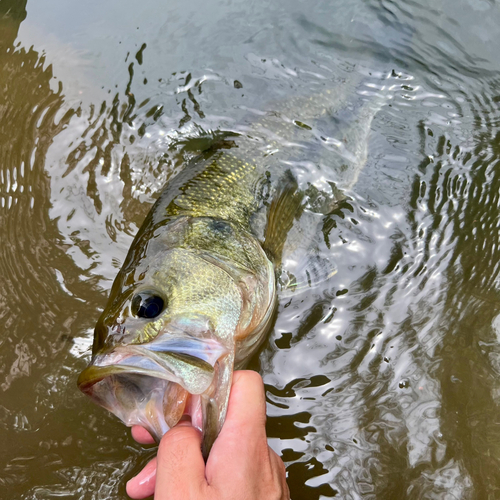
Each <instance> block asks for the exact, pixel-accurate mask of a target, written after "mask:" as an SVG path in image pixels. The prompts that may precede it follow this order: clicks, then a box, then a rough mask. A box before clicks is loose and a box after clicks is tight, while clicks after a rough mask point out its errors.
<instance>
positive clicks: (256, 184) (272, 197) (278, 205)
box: [78, 83, 380, 457]
mask: <svg viewBox="0 0 500 500" xmlns="http://www.w3.org/2000/svg"><path fill="white" fill-rule="evenodd" d="M349 92H352V88H350V86H349V85H348V84H347V83H345V84H344V85H339V86H338V88H337V89H336V90H335V91H333V90H328V91H324V92H322V93H321V94H318V95H317V96H315V97H314V98H296V99H295V100H293V101H291V102H290V103H289V106H291V107H292V108H293V109H294V110H295V111H294V112H293V116H284V115H285V113H287V112H289V110H290V107H283V108H282V109H278V111H277V112H275V113H271V114H269V115H266V116H265V117H264V118H262V119H260V120H259V121H258V122H256V124H254V125H253V126H252V127H251V128H250V130H249V132H248V133H247V134H242V135H240V136H238V137H235V136H232V137H229V138H226V139H223V140H219V141H217V140H214V141H213V143H212V144H211V147H210V148H208V150H207V151H205V152H204V153H202V154H200V155H199V156H198V157H197V158H196V159H195V160H193V161H192V162H191V163H190V164H189V165H187V166H186V167H185V168H184V169H183V170H182V172H181V173H179V174H178V175H177V176H176V177H175V178H174V179H173V180H172V182H170V183H169V185H168V186H167V187H166V188H165V189H164V191H163V192H162V194H161V195H160V197H159V199H158V200H157V201H156V203H155V204H154V206H153V207H152V209H151V211H150V213H149V215H148V216H147V218H146V220H145V221H144V223H143V225H142V227H141V228H140V230H139V232H138V234H137V235H136V237H135V239H134V242H133V244H132V246H131V248H130V251H129V253H128V255H127V258H126V260H125V262H124V264H123V267H122V269H121V270H120V272H119V273H118V276H117V277H116V280H115V282H114V284H113V286H112V289H111V293H110V297H109V301H108V304H107V306H106V308H105V310H104V311H103V313H102V315H101V317H100V318H99V320H98V322H97V325H96V328H95V335H94V343H93V349H92V359H91V362H90V364H89V366H88V367H87V368H86V369H85V370H84V371H83V372H82V373H81V374H80V377H79V379H78V386H79V388H80V389H81V390H82V391H83V392H84V393H85V394H87V395H89V396H90V397H91V398H92V399H93V400H94V401H95V402H97V403H98V404H100V405H102V406H103V407H105V408H107V409H108V410H109V411H111V412H113V413H114V414H115V415H116V416H118V417H119V418H120V419H121V420H122V421H123V422H124V423H125V424H126V425H129V426H132V425H141V426H143V427H145V428H146V429H148V430H149V431H150V433H151V434H152V435H153V436H154V437H155V439H156V440H158V441H159V440H160V439H161V437H162V436H163V435H164V434H165V433H166V432H167V431H168V430H169V429H170V428H171V427H173V426H174V425H176V424H177V422H178V421H179V420H180V419H181V417H183V415H185V414H188V415H189V416H190V417H191V421H192V424H193V425H194V426H195V427H197V428H198V429H200V430H201V431H202V433H203V453H204V456H205V457H207V456H208V453H209V451H210V448H211V446H212V444H213V442H214V440H215V439H216V437H217V435H218V433H219V431H220V430H221V428H222V425H223V423H224V419H225V415H226V408H227V402H228V397H229V390H230V387H231V378H232V373H233V370H234V369H238V368H242V367H244V365H245V363H246V362H247V360H248V359H249V358H250V357H251V356H252V354H253V353H255V351H256V350H257V349H258V347H259V346H260V345H261V343H262V341H263V340H264V338H265V336H266V334H267V333H268V332H269V330H270V328H271V327H272V324H273V319H274V316H275V311H276V304H277V288H278V285H277V283H278V281H277V280H278V275H279V276H282V275H283V272H282V271H283V265H282V262H283V260H282V258H283V249H284V247H285V244H286V241H287V238H288V236H289V233H290V232H291V230H292V228H293V225H294V222H295V221H297V220H298V219H300V218H301V217H303V216H304V215H305V213H306V212H308V211H314V210H315V208H314V207H317V206H318V200H321V203H320V205H321V206H323V207H324V206H325V205H327V206H328V207H329V209H332V208H333V207H334V206H335V204H336V203H338V201H339V196H337V195H336V194H335V193H336V192H334V191H333V190H332V192H331V193H328V194H325V193H322V192H320V190H318V189H313V190H311V189H310V188H312V187H313V186H310V185H309V189H304V188H303V187H301V186H299V182H298V181H297V178H296V175H295V174H294V172H293V169H291V168H290V167H289V166H287V163H288V164H289V162H290V161H291V160H293V158H291V157H290V156H289V155H288V154H287V153H286V151H287V150H288V149H293V148H288V149H287V148H284V145H287V144H290V141H293V142H294V144H295V145H298V146H299V148H300V141H301V140H302V138H303V137H305V138H306V139H307V140H310V131H311V130H312V128H311V127H310V126H309V125H307V123H310V122H311V120H315V119H321V117H325V116H326V117H329V116H331V115H335V114H336V113H337V112H340V110H341V109H343V108H346V107H347V102H348V101H347V98H346V96H347V95H348V93H349ZM358 108H359V109H358V110H359V111H360V116H361V118H358V121H357V122H353V123H352V124H351V127H350V132H349V130H348V131H347V133H346V135H345V136H338V137H337V139H336V140H337V141H338V144H337V145H336V146H335V148H336V149H337V150H338V153H339V154H338V155H337V157H336V158H337V160H335V162H334V163H335V164H336V165H337V167H338V171H339V174H338V175H337V178H338V180H339V183H340V185H341V187H344V188H345V187H350V185H349V182H352V179H355V178H357V172H358V171H359V168H361V166H362V164H363V163H364V161H365V159H366V142H367V135H368V131H369V128H370V123H371V120H372V118H373V116H374V115H375V113H376V111H377V110H378V109H379V108H380V103H378V104H372V103H371V104H369V105H365V103H364V102H363V105H362V106H358ZM263 128H264V129H266V130H267V131H269V130H271V131H272V135H270V134H269V133H267V134H266V136H267V137H271V139H270V140H269V141H268V142H267V143H262V142H259V140H256V137H258V136H259V130H261V129H263ZM301 134H306V135H304V136H303V135H301ZM335 148H334V149H335ZM280 152H281V153H280ZM278 153H280V154H278ZM349 155H350V156H349ZM333 171H334V170H333V167H332V172H333ZM346 172H350V179H351V180H349V178H347V177H348V176H347V174H346ZM346 179H347V180H346ZM313 230H314V228H313ZM292 246H293V245H292ZM299 248H305V245H303V244H302V246H300V245H299ZM317 267H318V266H317V265H316V269H314V270H313V269H312V268H311V269H310V270H307V269H305V268H304V269H305V271H306V272H307V276H308V282H309V285H310V284H311V280H310V277H311V275H314V276H316V277H318V279H325V278H327V277H328V276H331V275H332V274H333V272H334V269H333V267H331V266H330V265H329V263H326V264H325V265H323V266H322V267H321V266H320V267H321V271H320V272H318V270H317ZM289 274H290V273H289ZM296 285H297V282H296V281H295V282H294V286H296Z"/></svg>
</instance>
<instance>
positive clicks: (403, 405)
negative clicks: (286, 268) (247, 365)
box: [0, 0, 500, 500]
mask: <svg viewBox="0 0 500 500" xmlns="http://www.w3.org/2000/svg"><path fill="white" fill-rule="evenodd" d="M56 4H60V5H59V8H56V7H55V5H54V2H51V3H50V5H49V3H47V2H43V1H40V2H36V3H33V4H31V3H29V4H26V2H24V3H23V2H22V1H21V2H20V1H14V0H3V2H1V3H0V84H1V86H2V92H1V94H0V232H1V242H2V244H1V245H0V274H1V276H2V279H1V280H0V305H1V308H0V327H1V332H2V333H1V335H0V373H1V377H0V379H1V380H0V394H1V397H0V434H1V436H0V443H2V444H1V445H0V450H1V451H2V458H1V459H0V488H1V491H2V495H1V496H2V497H4V496H5V498H25V499H47V498H53V497H63V498H80V499H87V498H88V499H100V498H102V499H107V498H124V497H125V493H124V483H125V480H126V479H128V478H129V477H130V476H131V475H132V474H133V473H134V472H135V471H137V470H139V469H140V468H141V467H142V466H143V464H144V463H145V462H146V461H147V459H148V458H149V456H150V455H151V453H152V451H151V450H147V449H145V448H142V447H141V446H139V445H137V444H135V443H134V442H133V441H132V440H131V439H130V437H129V435H128V432H127V430H126V429H125V428H124V427H123V426H122V425H121V424H119V423H118V422H117V421H116V419H115V418H114V417H112V416H111V415H108V414H107V413H105V412H104V411H103V410H102V409H100V408H97V407H94V406H92V405H91V404H90V403H89V402H87V401H85V400H84V398H83V396H81V395H80V394H78V393H77V391H76V387H75V380H76V374H77V373H78V372H79V371H80V370H81V369H82V368H83V366H85V364H86V362H87V360H88V357H89V354H90V353H89V351H88V347H89V345H90V343H91V339H92V328H93V325H94V323H95V320H96V319H97V317H98V315H99V311H100V310H101V308H102V307H103V305H104V302H105V298H106V295H107V291H108V289H109V287H110V285H111V281H112V279H113V278H114V275H115V274H116V272H117V270H118V269H119V267H120V265H121V262H122V261H123V259H124V257H125V254H126V251H127V249H128V247H129V245H130V243H131V241H132V238H133V235H134V234H135V232H136V231H137V229H138V227H139V226H140V224H141V222H142V220H143V218H144V216H145V214H146V213H147V211H148V210H149V208H150V206H151V204H152V203H153V201H154V199H155V197H156V196H157V194H158V192H159V190H160V189H161V187H162V186H163V185H164V183H165V182H167V181H168V180H169V179H170V178H171V177H172V176H173V175H175V174H176V173H177V172H178V171H179V170H180V169H181V168H182V166H183V165H184V164H185V162H186V161H187V160H188V159H189V158H192V157H193V156H194V155H195V154H196V152H197V151H199V150H200V148H202V147H203V144H200V141H199V139H197V138H196V137H197V132H198V130H199V129H200V128H201V129H203V130H231V131H233V132H239V133H245V132H247V131H248V130H250V127H251V126H252V123H254V122H255V120H256V119H257V120H258V119H259V117H261V116H262V115H263V114H265V113H273V112H274V115H275V120H277V121H278V122H279V120H283V122H286V121H287V120H289V119H298V120H300V116H301V113H300V109H296V108H295V109H291V110H290V109H288V110H287V111H283V112H282V111H281V110H282V109H285V110H286V109H287V108H286V103H290V102H293V98H296V97H299V98H300V97H302V96H308V95H315V94H318V93H319V92H320V91H322V90H323V89H325V88H328V85H333V82H338V81H344V80H346V81H353V82H354V81H356V82H358V83H357V84H353V85H352V88H351V91H352V96H351V97H350V101H349V102H350V103H352V106H351V108H350V109H347V111H345V110H344V111H342V112H339V113H337V114H335V116H333V117H328V116H325V117H322V118H320V119H319V120H318V121H317V122H315V123H314V125H313V126H312V129H311V130H310V132H307V129H304V130H302V131H301V134H302V135H301V141H300V144H299V143H296V144H294V143H293V142H290V143H289V144H283V145H282V150H281V151H270V153H273V155H272V157H273V161H279V160H280V158H281V159H283V158H285V159H286V160H287V162H288V165H289V166H290V165H291V168H293V169H295V171H296V173H297V174H300V175H302V176H303V177H302V178H304V179H306V180H309V181H313V182H314V183H317V184H322V183H323V185H324V183H325V182H326V181H333V182H339V178H338V176H339V175H340V174H339V172H341V170H340V171H339V170H338V169H337V174H336V173H335V172H336V170H335V167H338V166H339V151H344V150H345V151H347V152H349V151H348V148H346V147H344V149H342V146H343V144H345V143H343V142H342V141H343V137H344V136H343V133H344V132H343V131H345V130H346V127H347V128H348V127H349V126H350V125H351V126H352V124H353V123H355V124H357V123H359V127H362V125H363V123H362V121H359V122H356V121H355V120H356V119H357V118H356V116H357V115H356V111H357V110H359V109H360V107H361V105H362V103H364V102H366V99H367V97H369V96H370V93H372V96H373V95H380V94H381V93H384V92H385V94H384V95H385V96H386V98H387V99H386V100H385V101H384V104H383V105H382V106H381V108H380V110H379V111H378V112H377V114H376V115H375V118H374V120H373V121H372V122H371V123H370V125H369V127H370V134H369V138H368V142H367V147H368V149H367V152H368V153H367V163H366V165H365V167H364V169H363V170H362V171H361V172H360V173H359V176H357V182H356V184H355V185H353V187H352V188H351V189H349V190H348V192H347V195H348V199H347V200H346V202H344V203H343V204H342V205H341V207H340V208H339V209H338V210H336V211H334V212H333V213H330V214H329V215H325V216H320V215H317V214H316V215H314V217H316V219H315V220H317V218H319V220H320V227H321V238H322V245H323V249H324V251H325V252H327V253H328V255H329V257H330V258H332V259H333V260H334V261H335V262H336V264H337V266H338V272H337V274H336V275H335V276H334V278H333V279H332V280H330V281H329V282H328V283H324V284H323V285H322V286H321V287H319V288H316V289H314V290H312V291H308V290H307V289H306V290H303V291H300V292H298V293H296V294H291V295H290V296H287V297H284V298H282V300H281V301H280V310H279V316H278V321H277V324H276V327H275V329H274V331H273V333H272V334H271V336H270V338H269V340H268V342H267V343H266V344H265V346H264V347H263V349H262V351H261V352H260V354H259V356H256V357H255V359H254V360H252V367H253V368H255V369H258V370H259V371H260V372H261V373H262V374H263V376H264V380H265V383H266V386H267V395H268V415H269V421H268V432H269V436H270V442H271V444H272V446H273V447H274V448H275V449H276V450H277V451H279V452H281V454H282V456H283V459H284V460H285V461H286V463H287V466H288V471H289V484H290V488H291V492H292V498H293V499H294V500H300V499H310V500H313V499H319V498H331V497H338V498H343V499H358V498H370V499H374V498H379V499H400V498H411V499H420V498H442V499H448V498H457V499H472V498H474V499H475V498H477V499H483V498H496V497H497V496H498V495H499V494H500V476H499V475H498V472H497V471H498V468H499V465H500V464H499V460H500V430H499V428H498V424H497V413H498V412H497V408H498V405H499V404H500V384H499V382H498V380H499V377H500V348H499V346H500V344H499V342H500V320H499V315H498V311H497V304H498V300H499V297H498V292H497V288H498V286H497V285H498V274H499V271H500V268H499V263H498V262H499V258H498V257H499V255H498V252H499V251H500V250H499V247H500V241H499V239H500V237H499V225H500V224H499V222H498V220H499V218H498V205H499V201H500V200H499V192H500V170H499V166H500V132H499V130H500V128H499V127H500V97H499V95H500V81H499V80H498V77H497V76H496V74H495V72H496V70H497V68H498V64H499V62H500V61H499V60H498V58H499V55H498V50H497V49H496V47H498V42H499V41H500V40H498V38H499V35H500V34H499V32H498V26H500V22H499V21H500V19H499V17H500V13H499V12H498V9H495V6H494V4H492V3H488V2H483V1H481V0H469V1H468V2H466V1H465V0H461V2H460V8H458V7H457V5H458V4H456V3H453V2H451V1H449V0H442V1H440V2H438V3H435V2H433V3H430V2H429V3H427V2H426V1H424V0H422V1H419V2H414V1H410V0H406V1H405V2H399V3H398V4H397V5H395V4H394V3H392V2H389V1H385V0H384V1H376V0H371V1H370V2H361V1H354V2H353V1H349V2H344V1H338V2H335V3H334V4H333V5H332V3H331V2H321V1H317V2H313V4H307V5H306V4H303V3H301V2H274V3H273V5H268V4H267V3H266V4H264V3H263V2H257V3H255V2H254V3H253V4H251V5H250V4H246V3H244V2H238V1H235V2H232V3H231V4H227V3H222V2H221V3H220V5H219V3H217V5H215V6H211V7H210V8H208V7H207V6H206V4H205V3H202V2H197V1H196V0H191V1H190V2H189V3H188V4H187V5H184V4H181V3H177V2H170V3H169V5H168V6H166V5H164V4H163V3H162V4H161V5H160V3H159V2H153V1H151V2H150V3H149V4H148V5H147V7H145V8H144V9H143V10H141V11H140V12H139V11H138V9H137V7H136V5H135V3H134V4H132V3H131V2H128V1H126V2H121V3H118V2H109V3H107V4H106V6H105V7H102V6H100V5H99V3H97V2H88V3H87V4H85V9H86V10H85V12H80V11H79V9H80V8H81V6H79V5H76V4H73V5H72V9H73V10H71V9H70V8H69V7H68V5H69V4H67V3H65V2H56ZM82 5H83V4H82ZM216 7H217V8H216ZM312 7H314V8H312ZM54 12H58V13H59V15H58V16H55V15H54V14H53V13H54ZM384 89H385V90H384ZM280 103H285V108H284V107H283V104H280ZM292 115H293V116H292ZM358 117H359V115H358ZM358 130H359V128H358ZM259 134H260V135H258V136H256V140H257V139H258V140H259V141H261V144H262V145H265V144H266V142H267V141H269V142H270V141H271V138H272V135H271V134H272V131H266V130H264V129H262V130H259ZM266 134H267V135H266ZM339 145H340V146H341V147H339ZM280 155H281V156H280ZM345 158H346V154H344V159H345ZM291 159H293V161H291ZM336 176H337V177H336Z"/></svg>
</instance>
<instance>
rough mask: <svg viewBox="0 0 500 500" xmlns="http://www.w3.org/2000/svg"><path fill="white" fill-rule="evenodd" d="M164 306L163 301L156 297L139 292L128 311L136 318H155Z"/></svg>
mask: <svg viewBox="0 0 500 500" xmlns="http://www.w3.org/2000/svg"><path fill="white" fill-rule="evenodd" d="M164 305H165V303H164V301H163V299H162V298H161V297H158V295H154V294H153V293H150V292H141V293H138V294H137V295H136V296H135V297H134V298H133V299H132V303H131V305H130V309H131V311H132V314H133V315H134V316H137V317H138V318H156V317H157V316H159V314H160V313H161V312H162V311H163V308H164Z"/></svg>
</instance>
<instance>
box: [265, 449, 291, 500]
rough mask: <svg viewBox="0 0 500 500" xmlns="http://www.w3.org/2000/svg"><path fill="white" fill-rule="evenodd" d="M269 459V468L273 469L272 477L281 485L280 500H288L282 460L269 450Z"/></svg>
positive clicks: (288, 494)
mask: <svg viewBox="0 0 500 500" xmlns="http://www.w3.org/2000/svg"><path fill="white" fill-rule="evenodd" d="M269 457H270V459H271V467H272V469H273V475H275V477H276V478H277V480H278V482H279V484H280V485H281V497H280V500H290V490H289V488H288V484H287V482H286V468H285V464H284V463H283V460H281V458H280V457H279V456H278V455H277V454H276V453H275V452H274V450H272V449H271V448H269Z"/></svg>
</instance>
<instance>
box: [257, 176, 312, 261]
mask: <svg viewBox="0 0 500 500" xmlns="http://www.w3.org/2000/svg"><path fill="white" fill-rule="evenodd" d="M303 199H304V193H303V192H302V191H300V190H299V186H298V184H297V181H296V180H295V178H294V176H293V175H292V173H291V172H290V171H289V170H287V171H286V172H285V175H284V176H283V178H282V179H281V181H280V183H279V186H278V189H277V190H276V192H275V193H274V196H273V198H272V200H271V203H270V204H269V207H268V211H267V214H268V215H267V226H266V229H265V232H264V243H263V244H262V248H263V249H264V251H265V252H266V253H267V255H268V257H269V258H270V260H271V261H272V262H273V264H274V265H275V266H276V267H279V266H280V265H281V258H282V254H283V247H284V245H285V241H286V238H287V235H288V232H289V231H290V229H291V228H292V226H293V222H294V220H295V218H297V217H298V216H300V214H301V213H302V211H303V206H302V201H303Z"/></svg>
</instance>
